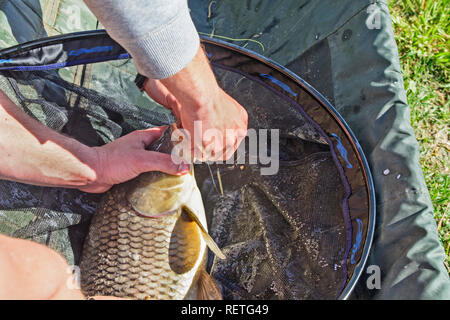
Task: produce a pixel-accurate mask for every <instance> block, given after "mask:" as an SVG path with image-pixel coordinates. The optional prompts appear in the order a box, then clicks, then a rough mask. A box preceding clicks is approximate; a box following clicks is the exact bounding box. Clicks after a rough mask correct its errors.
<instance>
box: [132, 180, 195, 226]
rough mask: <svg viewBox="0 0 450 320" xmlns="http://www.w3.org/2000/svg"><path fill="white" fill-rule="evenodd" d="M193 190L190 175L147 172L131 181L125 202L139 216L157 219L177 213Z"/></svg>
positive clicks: (192, 181)
mask: <svg viewBox="0 0 450 320" xmlns="http://www.w3.org/2000/svg"><path fill="white" fill-rule="evenodd" d="M194 188H195V180H194V177H193V176H192V175H191V174H185V175H182V176H174V175H169V174H166V173H163V172H147V173H144V174H141V175H140V176H139V177H138V178H136V179H135V180H133V181H132V185H131V186H130V188H129V189H128V192H127V200H128V202H129V203H130V205H131V206H132V208H133V209H134V210H135V211H136V212H137V213H139V214H140V215H143V216H147V217H152V218H158V217H162V216H166V215H169V214H172V213H175V212H177V211H178V210H179V209H180V208H181V206H182V205H183V204H184V203H186V202H187V201H188V199H189V198H190V197H191V195H192V192H193V190H194Z"/></svg>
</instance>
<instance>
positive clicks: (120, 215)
mask: <svg viewBox="0 0 450 320" xmlns="http://www.w3.org/2000/svg"><path fill="white" fill-rule="evenodd" d="M174 130H176V126H175V125H174V124H173V125H172V126H170V127H169V128H167V129H166V130H165V131H164V133H163V134H162V135H161V137H160V138H159V139H158V140H157V141H155V142H154V143H153V144H152V145H151V146H150V148H149V149H150V150H154V151H159V152H165V153H170V151H171V150H172V148H173V147H174V145H173V142H171V134H172V132H173V131H174ZM191 168H192V169H191V172H190V173H188V174H185V175H183V176H173V175H169V174H165V173H162V172H146V173H143V174H141V175H139V176H138V177H136V178H135V179H133V180H130V181H128V182H125V183H122V184H118V185H116V186H114V187H113V188H111V189H110V190H109V191H108V192H106V193H105V194H104V196H103V197H102V200H101V202H100V204H99V208H98V209H97V211H96V212H95V214H94V216H93V218H92V221H91V225H90V227H89V232H88V235H87V237H86V239H85V242H84V244H83V251H82V257H81V262H80V272H81V289H82V290H83V292H84V293H85V294H86V295H88V296H97V295H103V296H115V297H122V298H131V299H145V300H147V299H158V300H160V299H176V300H179V299H221V293H220V290H219V289H218V287H217V286H216V284H215V282H214V280H213V279H212V277H211V276H210V275H209V274H208V273H207V272H206V270H205V265H206V257H207V251H208V250H207V246H208V247H210V249H211V250H212V251H213V252H214V253H215V254H216V256H218V257H219V258H222V259H223V258H225V257H224V255H223V253H222V252H221V250H220V249H219V248H218V246H217V245H216V244H215V242H214V240H213V239H212V238H211V237H210V236H209V235H208V230H207V224H206V216H205V209H204V207H203V202H202V197H201V194H200V190H199V189H198V187H197V183H196V181H195V177H194V174H193V165H191Z"/></svg>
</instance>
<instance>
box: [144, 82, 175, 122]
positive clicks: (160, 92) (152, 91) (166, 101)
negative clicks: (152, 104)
mask: <svg viewBox="0 0 450 320" xmlns="http://www.w3.org/2000/svg"><path fill="white" fill-rule="evenodd" d="M144 90H145V92H147V94H148V95H149V97H150V98H152V99H153V100H155V101H156V102H157V103H159V104H160V105H162V106H164V107H166V108H167V109H169V110H172V112H173V113H174V114H175V117H176V118H177V119H178V125H179V126H181V112H180V111H181V107H180V103H179V102H178V100H177V99H176V98H175V96H174V95H173V94H172V93H171V92H170V91H169V89H167V87H166V86H165V85H164V84H162V82H161V81H159V80H154V79H148V80H147V81H146V82H145V84H144Z"/></svg>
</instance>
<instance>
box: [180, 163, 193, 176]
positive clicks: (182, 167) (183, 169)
mask: <svg viewBox="0 0 450 320" xmlns="http://www.w3.org/2000/svg"><path fill="white" fill-rule="evenodd" d="M190 169H191V167H190V165H189V164H188V163H184V162H182V163H180V164H179V165H178V173H179V174H186V173H188V172H189V171H190Z"/></svg>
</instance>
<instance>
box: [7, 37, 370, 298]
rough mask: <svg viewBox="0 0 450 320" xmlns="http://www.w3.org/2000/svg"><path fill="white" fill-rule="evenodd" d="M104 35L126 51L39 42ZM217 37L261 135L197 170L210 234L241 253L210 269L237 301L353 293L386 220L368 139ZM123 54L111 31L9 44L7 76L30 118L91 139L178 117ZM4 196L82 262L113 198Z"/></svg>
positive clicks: (27, 191)
mask: <svg viewBox="0 0 450 320" xmlns="http://www.w3.org/2000/svg"><path fill="white" fill-rule="evenodd" d="M99 37H101V39H102V41H106V42H108V46H114V49H116V48H117V50H119V51H118V53H117V54H116V55H114V57H112V58H111V55H109V56H105V55H103V56H102V53H97V54H96V56H95V57H89V59H91V60H84V63H82V62H83V60H82V59H86V57H84V56H81V57H78V56H77V57H76V59H79V60H77V61H76V60H71V59H75V58H73V57H71V56H70V55H68V54H66V55H64V54H62V55H60V58H58V59H60V60H55V61H45V62H44V63H42V62H39V63H37V62H36V61H33V57H36V56H37V53H36V52H41V53H44V56H45V52H46V51H48V50H50V49H49V48H57V50H60V52H62V53H64V52H65V53H67V52H71V50H73V47H74V46H75V47H77V46H78V47H84V46H86V43H87V42H86V41H94V43H96V45H98V40H99ZM203 45H204V48H205V50H206V53H207V55H208V57H209V59H210V61H211V64H212V67H213V70H214V72H215V74H216V77H217V79H218V82H219V85H220V86H221V87H222V88H223V89H224V90H225V91H226V92H227V93H229V94H230V95H231V96H232V97H234V98H235V99H236V100H237V101H238V102H239V103H240V104H241V105H242V106H244V107H245V108H246V110H247V112H248V114H249V128H250V129H251V130H250V131H251V132H253V133H255V134H254V135H253V136H252V135H250V134H249V136H248V137H247V138H246V139H245V141H244V142H243V143H242V144H241V146H240V149H239V150H240V151H241V152H238V153H237V155H239V157H237V156H236V157H235V158H233V161H231V162H228V163H225V164H198V165H196V167H195V175H196V178H197V183H198V186H199V188H200V190H201V193H202V196H203V201H204V205H205V209H206V214H207V219H208V226H209V230H210V232H211V235H212V237H213V238H214V240H215V241H216V242H217V243H218V245H219V246H220V247H221V248H222V250H223V252H224V253H225V255H226V257H227V258H226V259H225V260H218V259H215V258H214V257H213V255H210V257H209V259H208V271H209V272H210V273H211V275H212V276H213V277H214V278H215V280H216V281H217V283H218V285H219V287H220V289H221V291H222V294H223V296H224V298H225V299H335V298H342V297H345V296H347V295H348V293H349V291H350V290H351V287H352V286H353V285H354V282H355V281H356V279H357V277H358V275H359V273H360V271H361V268H362V265H363V264H364V261H365V258H366V255H367V253H368V247H369V245H370V229H371V228H372V227H373V219H372V216H373V209H374V208H373V205H371V203H372V201H373V199H372V197H373V195H372V193H371V192H372V191H371V190H370V189H371V181H370V175H369V173H368V169H367V164H366V163H365V160H364V156H363V155H362V153H361V149H360V148H359V145H358V144H357V142H356V141H355V139H354V137H353V135H352V134H351V132H350V130H349V129H348V127H347V126H346V124H345V123H344V121H343V120H342V118H341V117H340V116H339V115H338V114H337V113H336V112H335V111H334V109H333V108H332V106H331V105H329V103H328V102H327V101H326V100H325V99H324V98H323V97H322V96H321V95H320V94H318V93H317V92H316V91H315V90H314V89H312V88H311V87H310V86H309V85H308V84H307V83H305V82H303V81H302V80H301V79H300V78H298V77H296V76H294V75H293V74H292V73H290V72H289V71H288V70H286V69H284V68H282V67H280V66H278V65H276V64H275V63H273V62H270V61H267V60H265V59H264V58H263V57H260V56H258V55H256V54H254V53H252V52H249V51H246V50H244V49H242V48H238V47H234V46H230V45H227V44H225V43H222V42H218V41H213V40H211V39H204V40H203ZM55 46H56V47H55ZM104 46H105V45H104ZM120 50H123V49H121V48H120V46H118V45H117V44H115V43H113V42H112V40H111V39H109V38H108V37H107V35H106V34H104V33H101V32H100V33H99V32H96V33H95V34H93V35H89V34H86V35H85V36H84V37H82V38H79V37H78V38H77V37H75V36H74V37H67V36H66V37H64V39H56V40H55V39H53V40H52V41H48V42H44V43H37V44H36V43H35V44H32V45H29V46H28V47H27V46H25V48H22V49H17V48H16V49H15V50H13V49H9V50H6V51H5V50H4V51H2V52H0V57H1V59H3V60H4V61H10V63H6V64H3V69H0V74H1V79H0V81H1V82H0V86H1V89H2V90H3V91H5V92H6V93H7V94H8V96H9V97H10V98H11V99H12V100H13V101H14V102H15V103H16V104H17V105H18V106H20V107H21V108H22V109H23V110H24V111H25V112H27V113H28V114H29V115H30V116H32V117H34V118H36V119H37V120H39V121H41V122H42V123H44V124H45V125H47V126H49V127H51V128H53V129H55V130H57V131H60V132H62V133H64V134H67V135H69V136H72V137H74V138H75V139H77V140H79V141H80V142H82V143H84V144H87V145H89V146H98V145H102V144H105V143H108V142H110V141H113V140H114V139H117V138H118V137H120V136H122V135H124V134H126V133H129V132H131V131H133V130H136V129H143V128H148V127H152V126H159V125H164V124H170V123H172V122H173V121H174V120H175V118H174V116H173V115H172V114H171V113H170V111H168V110H166V109H164V108H163V107H161V106H159V105H158V104H156V103H155V102H153V101H151V100H150V99H149V98H148V97H146V96H145V95H144V94H142V93H141V92H139V90H137V88H136V87H135V86H134V83H133V80H134V76H135V74H136V73H135V72H136V71H135V70H134V66H133V63H132V60H130V59H125V60H117V61H116V60H115V59H116V58H122V59H123V58H127V57H126V54H125V53H123V52H121V51H120ZM121 55H122V56H121ZM124 55H125V56H124ZM18 57H19V58H20V59H18ZM61 59H62V60H61ZM15 60H20V61H21V63H20V64H14V61H15ZM44 60H45V59H44ZM105 60H109V61H105ZM41 61H42V59H41ZM101 61H105V62H101ZM94 62H95V63H94ZM55 69H56V70H55ZM68 74H70V75H71V77H72V78H71V79H72V80H73V79H76V81H69V80H68V79H69V78H70V77H68V76H67V75H68ZM87 75H89V77H88V76H87ZM87 78H89V79H91V81H90V82H86V81H84V79H87ZM109 78H113V79H114V81H109V80H108V79H109ZM252 139H253V140H252ZM255 139H256V140H255ZM255 142H256V145H258V150H265V151H267V153H266V154H263V155H261V154H260V155H259V156H266V158H269V159H272V160H274V159H277V160H279V161H277V163H274V162H273V161H272V162H271V161H266V162H264V161H262V160H261V159H263V158H264V157H256V159H255V157H254V154H255V152H254V150H253V151H252V149H251V148H252V147H251V146H252V145H255ZM275 145H276V146H277V147H276V148H275ZM124 157H126V155H124ZM271 170H272V171H271ZM0 193H1V197H0V207H1V208H0V231H1V232H3V233H6V234H10V235H12V236H16V237H21V238H27V239H33V240H36V241H39V242H42V243H46V244H47V245H48V246H50V247H52V248H54V249H56V250H58V251H59V252H61V253H62V254H63V255H64V256H65V257H66V259H67V260H68V261H69V263H72V264H75V265H76V264H78V263H79V259H80V256H81V250H82V244H83V241H84V238H85V236H86V234H87V230H88V227H89V222H90V219H91V217H92V215H93V214H94V212H95V209H96V207H97V204H98V203H99V200H100V197H101V195H95V194H87V193H83V192H80V191H76V190H69V189H63V188H45V187H37V186H28V185H24V184H20V183H15V182H9V181H0Z"/></svg>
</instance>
